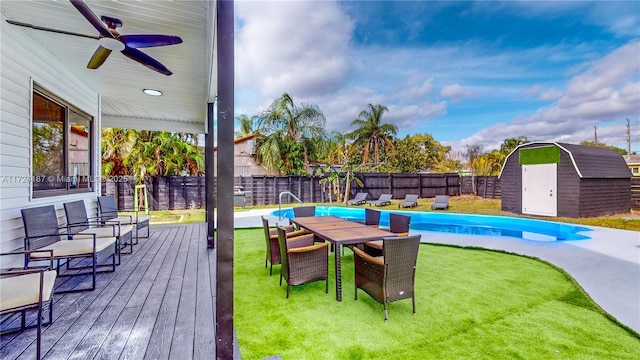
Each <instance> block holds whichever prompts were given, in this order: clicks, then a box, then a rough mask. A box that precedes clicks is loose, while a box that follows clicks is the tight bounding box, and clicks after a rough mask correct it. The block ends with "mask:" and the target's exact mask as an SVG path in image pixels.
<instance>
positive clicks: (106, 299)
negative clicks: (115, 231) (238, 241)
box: [0, 223, 215, 360]
mask: <svg viewBox="0 0 640 360" xmlns="http://www.w3.org/2000/svg"><path fill="white" fill-rule="evenodd" d="M150 230H151V234H150V237H149V238H148V239H140V243H139V245H136V246H134V248H133V254H130V255H123V256H122V263H121V264H120V265H119V266H117V267H116V271H115V272H113V273H103V274H100V275H98V281H97V285H96V289H95V290H94V291H85V292H80V293H72V294H55V295H54V312H53V316H54V320H53V324H51V325H49V326H47V327H44V328H43V336H42V354H43V359H118V358H120V359H134V360H135V359H169V358H175V359H201V358H212V357H213V356H215V333H214V331H215V328H214V327H215V322H214V314H215V311H214V309H215V286H214V285H213V284H215V251H213V250H210V249H207V247H206V245H207V244H206V224H204V223H196V224H187V225H175V226H169V225H163V226H159V225H152V226H151V229H150ZM90 284H91V278H90V276H83V277H72V278H64V279H60V280H59V281H57V282H56V288H77V287H82V286H87V285H90ZM3 326H4V325H3ZM35 333H36V332H35V329H32V330H27V331H24V332H21V333H18V334H13V335H5V336H2V338H1V339H0V340H1V341H0V358H2V359H7V360H8V359H33V357H34V355H35Z"/></svg>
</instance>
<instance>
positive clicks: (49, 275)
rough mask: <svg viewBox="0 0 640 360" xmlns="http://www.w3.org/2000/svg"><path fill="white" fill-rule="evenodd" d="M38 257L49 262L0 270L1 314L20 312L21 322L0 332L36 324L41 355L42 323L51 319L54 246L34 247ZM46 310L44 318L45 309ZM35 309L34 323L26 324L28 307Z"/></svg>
mask: <svg viewBox="0 0 640 360" xmlns="http://www.w3.org/2000/svg"><path fill="white" fill-rule="evenodd" d="M37 252H38V253H39V255H40V259H42V260H49V263H48V266H46V265H45V266H38V267H35V268H29V267H24V268H22V269H11V270H2V271H0V316H3V317H4V315H7V314H13V313H19V314H20V326H19V327H18V326H16V327H13V328H9V329H4V330H2V332H0V334H1V335H5V334H11V333H14V332H18V331H23V330H26V329H31V328H34V327H35V328H36V359H38V360H39V359H40V353H41V351H40V347H41V346H40V343H41V340H40V338H41V337H42V336H41V335H42V327H43V326H46V325H49V324H51V322H52V321H53V287H54V284H55V281H56V275H57V274H56V271H55V270H53V250H47V251H40V250H38V251H37ZM32 254H33V252H32V251H15V252H9V253H3V254H0V256H5V255H11V256H19V255H23V256H30V255H32ZM47 308H48V311H47V313H48V314H47V315H46V321H43V320H44V318H45V314H44V311H46V310H47ZM33 310H35V311H36V321H35V324H33V325H29V326H27V325H26V323H27V320H26V319H25V317H26V315H27V312H28V311H33Z"/></svg>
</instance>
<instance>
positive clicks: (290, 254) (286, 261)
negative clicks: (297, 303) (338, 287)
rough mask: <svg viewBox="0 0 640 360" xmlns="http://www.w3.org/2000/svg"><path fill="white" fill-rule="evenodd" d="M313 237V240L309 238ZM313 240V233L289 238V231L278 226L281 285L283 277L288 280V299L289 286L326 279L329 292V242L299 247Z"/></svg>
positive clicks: (326, 291) (326, 289) (327, 291)
mask: <svg viewBox="0 0 640 360" xmlns="http://www.w3.org/2000/svg"><path fill="white" fill-rule="evenodd" d="M309 239H311V240H309ZM308 241H311V243H313V234H308V235H302V236H297V237H295V238H292V239H289V238H288V235H287V231H286V230H285V229H284V228H282V227H278V245H279V246H280V255H281V256H280V260H281V262H282V264H281V265H280V286H282V279H285V281H286V282H287V299H288V298H289V288H290V287H291V286H292V285H293V286H295V285H302V284H307V283H310V282H314V281H321V280H324V281H325V293H329V252H328V251H327V250H328V249H327V247H328V246H329V244H328V243H321V244H316V245H310V246H302V247H299V245H300V243H302V242H305V243H306V242H308Z"/></svg>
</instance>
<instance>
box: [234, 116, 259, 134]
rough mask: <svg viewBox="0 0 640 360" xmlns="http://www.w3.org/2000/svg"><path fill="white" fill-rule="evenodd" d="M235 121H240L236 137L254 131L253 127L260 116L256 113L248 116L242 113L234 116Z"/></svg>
mask: <svg viewBox="0 0 640 360" xmlns="http://www.w3.org/2000/svg"><path fill="white" fill-rule="evenodd" d="M236 121H237V122H238V123H240V130H239V131H236V134H235V135H236V138H241V137H245V136H248V135H252V134H254V133H255V127H256V126H257V125H258V123H259V122H260V117H259V116H258V115H253V116H252V117H249V116H248V115H246V114H242V115H239V116H238V117H236Z"/></svg>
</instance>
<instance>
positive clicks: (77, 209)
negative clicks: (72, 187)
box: [63, 200, 133, 265]
mask: <svg viewBox="0 0 640 360" xmlns="http://www.w3.org/2000/svg"><path fill="white" fill-rule="evenodd" d="M63 205H64V213H65V215H66V217H67V232H68V233H69V234H72V235H71V236H72V238H73V239H81V238H83V237H90V236H91V234H96V236H97V237H100V238H103V237H115V238H116V239H118V261H117V263H116V265H120V260H121V254H123V252H122V249H123V248H124V247H125V246H127V245H128V246H129V252H128V253H129V254H131V253H132V252H133V226H132V225H125V224H121V223H120V222H117V221H116V222H108V221H107V222H104V221H99V218H98V217H91V218H89V217H88V216H87V209H86V207H85V206H84V201H83V200H77V201H71V202H67V203H64V204H63Z"/></svg>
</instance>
